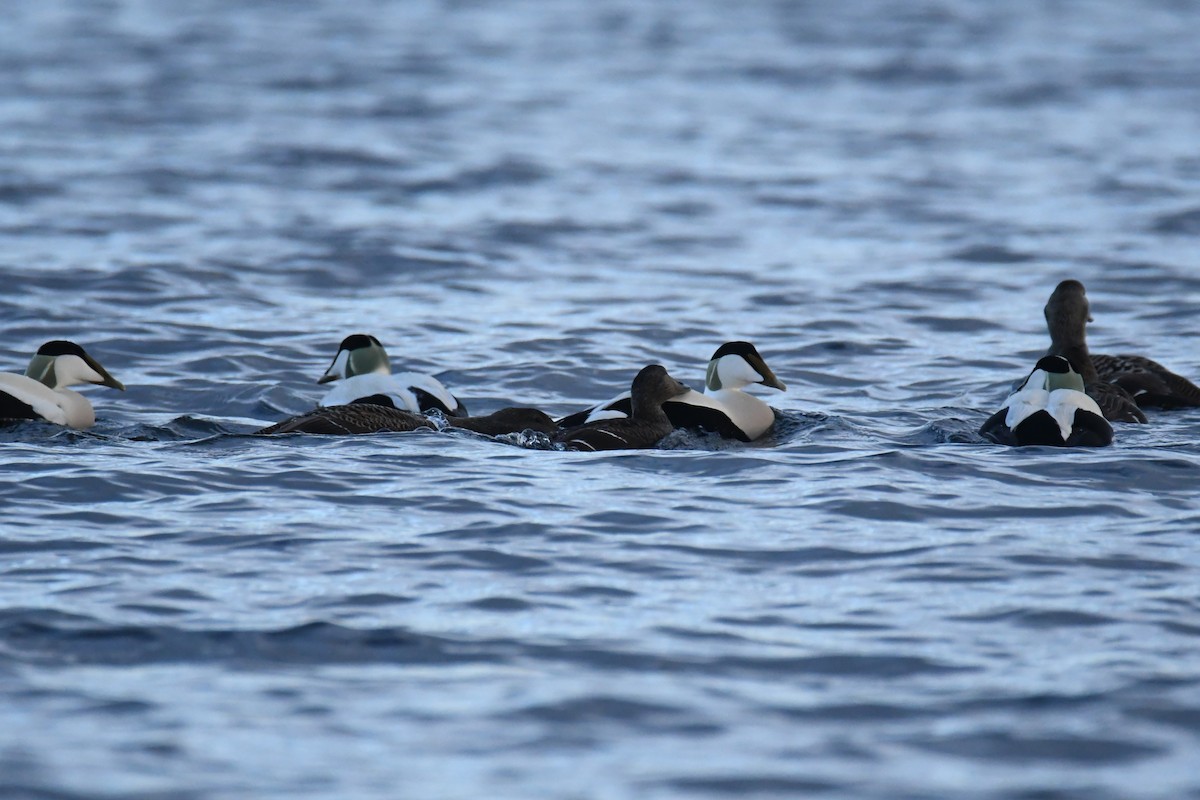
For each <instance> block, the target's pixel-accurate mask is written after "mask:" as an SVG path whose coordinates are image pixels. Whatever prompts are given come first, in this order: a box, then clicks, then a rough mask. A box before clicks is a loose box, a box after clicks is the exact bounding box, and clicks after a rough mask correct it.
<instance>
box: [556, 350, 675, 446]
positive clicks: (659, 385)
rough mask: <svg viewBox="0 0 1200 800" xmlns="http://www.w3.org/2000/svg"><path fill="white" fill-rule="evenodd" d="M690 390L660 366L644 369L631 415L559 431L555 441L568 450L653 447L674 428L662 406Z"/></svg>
mask: <svg viewBox="0 0 1200 800" xmlns="http://www.w3.org/2000/svg"><path fill="white" fill-rule="evenodd" d="M688 391H690V390H689V389H688V387H687V386H686V385H685V384H682V383H680V382H679V381H677V380H675V379H674V378H672V377H671V376H670V375H669V374H668V373H667V370H666V369H665V368H663V367H662V366H659V365H658V364H652V365H650V366H648V367H644V368H643V369H642V371H641V372H639V373H638V374H637V377H636V378H634V379H633V385H632V387H631V388H630V394H631V396H632V408H631V410H632V412H633V413H632V416H630V417H628V418H622V419H604V420H600V421H598V422H592V423H589V424H587V425H581V426H580V427H578V428H571V429H569V430H565V431H562V432H560V433H559V434H558V435H557V436H555V437H554V441H555V442H557V443H559V444H564V445H566V447H567V449H568V450H637V449H646V448H649V447H653V446H654V445H655V444H656V443H657V442H658V441H659V440H660V439H662V438H663V437H664V436H666V435H667V434H668V433H670V432H671V431H673V430H674V429H675V426H674V425H672V424H671V420H670V419H669V418H668V417H667V414H666V412H665V411H663V403H665V402H666V401H668V400H670V399H671V398H672V397H678V396H679V395H681V394H684V393H686V392H688Z"/></svg>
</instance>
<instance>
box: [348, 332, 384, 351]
mask: <svg viewBox="0 0 1200 800" xmlns="http://www.w3.org/2000/svg"><path fill="white" fill-rule="evenodd" d="M371 345H378V346H379V347H383V345H381V344H379V340H378V339H376V338H375V337H374V336H372V335H371V334H369V333H352V334H350V335H349V336H347V337H346V338H345V339H342V343H341V344H340V345H338V350H357V349H358V348H360V347H370V346H371Z"/></svg>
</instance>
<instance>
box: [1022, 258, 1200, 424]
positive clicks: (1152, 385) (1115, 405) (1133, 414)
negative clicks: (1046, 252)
mask: <svg viewBox="0 0 1200 800" xmlns="http://www.w3.org/2000/svg"><path fill="white" fill-rule="evenodd" d="M1045 315H1046V327H1047V328H1049V330H1050V349H1049V350H1048V351H1047V353H1048V354H1049V355H1061V356H1066V357H1067V358H1068V359H1070V360H1071V363H1072V364H1076V365H1078V367H1079V373H1080V375H1082V376H1083V380H1084V383H1085V384H1086V385H1087V393H1088V394H1089V395H1091V396H1092V398H1093V399H1095V400H1096V402H1097V403H1098V404H1099V405H1100V407H1101V409H1103V411H1104V417H1105V418H1106V419H1110V420H1116V421H1121V422H1145V421H1146V415H1145V414H1143V413H1142V411H1141V409H1142V408H1147V407H1150V406H1157V407H1159V408H1182V407H1190V408H1195V407H1197V406H1200V387H1197V386H1196V385H1195V384H1194V383H1192V382H1191V381H1189V380H1188V379H1187V378H1184V377H1182V376H1180V375H1176V374H1175V373H1174V372H1171V371H1170V370H1169V369H1167V368H1166V367H1164V366H1163V365H1162V364H1159V363H1158V362H1157V361H1151V360H1150V359H1148V358H1146V357H1145V356H1128V355H1122V356H1105V355H1092V354H1091V353H1090V352H1089V351H1088V346H1087V330H1086V329H1087V324H1088V323H1089V322H1091V321H1092V315H1091V309H1090V305H1089V303H1088V299H1087V291H1086V290H1085V289H1084V288H1083V284H1082V283H1080V282H1079V281H1074V280H1067V281H1063V282H1062V283H1060V284H1059V285H1058V286H1057V287H1056V288H1055V290H1054V293H1053V294H1051V295H1050V300H1049V301H1047V303H1046V309H1045Z"/></svg>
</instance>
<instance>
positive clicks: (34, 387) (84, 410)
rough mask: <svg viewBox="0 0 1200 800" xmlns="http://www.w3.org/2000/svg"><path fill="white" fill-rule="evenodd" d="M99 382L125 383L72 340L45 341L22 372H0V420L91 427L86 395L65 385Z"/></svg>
mask: <svg viewBox="0 0 1200 800" xmlns="http://www.w3.org/2000/svg"><path fill="white" fill-rule="evenodd" d="M81 383H98V384H100V385H101V386H109V387H112V388H113V389H120V390H121V391H125V386H124V385H123V384H122V383H121V382H120V381H119V380H117V379H116V378H114V377H113V376H112V375H109V374H108V371H107V370H105V369H104V367H102V366H100V362H98V361H96V359H94V358H92V357H91V356H89V355H88V354H87V351H85V350H84V349H83V348H82V347H80V346H79V345H77V344H75V343H74V342H65V341H61V340H60V341H53V342H46V343H45V344H44V345H42V346H41V347H39V348H38V351H37V354H36V355H35V356H34V357H33V358H32V359H31V360H30V362H29V367H28V368H27V369H26V370H25V374H24V375H16V374H13V373H9V372H5V373H0V419H7V420H18V419H40V420H45V421H46V422H53V423H54V424H55V425H66V426H68V427H71V428H90V427H92V425H94V424H95V423H96V412H95V411H93V410H92V404H91V403H89V402H88V401H87V398H86V397H84V396H83V395H81V394H79V393H78V392H73V391H71V390H70V389H68V388H66V387H68V386H76V385H78V384H81Z"/></svg>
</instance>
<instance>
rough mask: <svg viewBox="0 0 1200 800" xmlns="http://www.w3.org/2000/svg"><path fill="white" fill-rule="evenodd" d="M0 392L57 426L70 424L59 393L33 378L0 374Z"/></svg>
mask: <svg viewBox="0 0 1200 800" xmlns="http://www.w3.org/2000/svg"><path fill="white" fill-rule="evenodd" d="M0 392H4V393H5V394H8V395H11V396H12V397H15V398H16V399H17V400H20V401H21V402H22V403H25V404H26V405H27V406H29V407H30V408H32V409H33V411H34V413H35V414H38V415H39V416H41V418H42V419H44V420H46V421H47V422H53V423H54V424H56V425H68V424H70V423H69V422H68V419H67V412H66V409H64V408H63V407H62V402H61V399H60V398H59V396H58V393H57V392H55V391H54V390H53V389H51V388H50V387H49V386H46V385H45V384H43V383H40V382H39V381H35V380H34V379H33V378H27V377H25V376H24V375H13V374H11V373H7V372H6V373H2V374H0Z"/></svg>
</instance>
